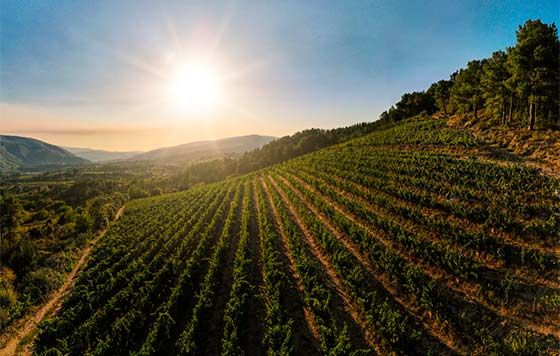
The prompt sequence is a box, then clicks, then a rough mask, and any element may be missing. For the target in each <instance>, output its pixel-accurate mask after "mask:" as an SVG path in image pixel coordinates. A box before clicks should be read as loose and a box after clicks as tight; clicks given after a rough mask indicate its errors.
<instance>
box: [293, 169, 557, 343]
mask: <svg viewBox="0 0 560 356" xmlns="http://www.w3.org/2000/svg"><path fill="white" fill-rule="evenodd" d="M291 176H292V177H294V178H297V177H295V176H293V175H291ZM301 182H302V183H303V184H304V185H305V186H307V188H308V189H313V188H311V187H310V186H309V185H307V184H306V183H305V182H303V181H301ZM287 184H289V183H287ZM331 187H332V188H333V189H337V190H338V189H339V188H336V187H334V186H332V185H331ZM315 193H316V194H319V193H318V192H315ZM344 194H345V195H346V196H347V197H349V198H350V199H352V200H356V201H362V199H361V198H360V197H358V196H355V195H353V194H350V193H347V192H344ZM301 199H304V198H303V197H301ZM325 200H326V201H327V202H328V203H329V204H330V205H331V206H332V207H333V208H334V209H336V210H337V211H338V212H339V213H340V214H342V215H344V216H345V217H346V218H347V219H348V220H350V221H352V222H353V223H355V224H356V225H358V226H360V227H361V228H363V229H365V230H367V231H370V233H372V231H371V230H370V227H369V224H367V223H366V222H364V221H362V220H361V219H359V218H358V217H356V216H355V215H353V214H351V213H349V212H348V211H346V210H345V209H344V208H342V207H341V206H340V205H339V204H337V203H335V202H334V201H332V200H330V199H329V198H327V197H325ZM362 202H363V201H362ZM364 204H366V203H365V202H364ZM366 206H367V207H368V210H369V209H370V208H371V206H370V205H367V204H366ZM316 214H320V213H319V212H316ZM374 235H375V236H377V237H378V238H379V241H380V242H381V243H383V244H384V245H385V246H391V247H392V248H394V249H395V251H399V247H397V246H395V245H393V244H392V243H391V242H390V239H387V238H386V237H382V236H383V234H374ZM347 248H348V246H347ZM351 251H352V250H351ZM399 255H400V256H402V257H403V258H404V259H406V260H407V261H408V262H411V263H414V264H416V265H418V266H420V267H421V268H422V269H423V271H424V272H425V273H426V274H427V275H429V276H430V277H432V278H433V279H436V280H438V279H439V280H441V279H442V280H445V281H451V280H453V279H454V278H453V277H452V276H451V275H449V274H448V273H447V272H446V271H444V270H442V269H440V268H438V267H435V266H428V265H426V264H425V263H423V262H420V261H418V260H416V259H415V258H411V256H410V255H407V254H404V253H399ZM445 285H446V286H447V287H448V288H450V289H451V290H453V291H454V292H455V293H458V295H463V296H465V298H467V296H468V298H469V299H471V300H472V301H473V302H475V303H477V304H479V305H480V306H482V307H484V308H486V309H488V310H489V311H491V312H493V313H495V314H496V316H499V317H500V318H503V319H504V320H508V322H511V321H513V322H516V323H518V324H519V325H522V326H524V327H526V328H528V329H530V330H532V331H534V332H536V333H539V334H543V335H553V336H555V337H560V335H559V330H558V328H557V327H556V326H554V324H552V323H551V324H544V325H543V324H538V323H536V322H535V321H533V320H531V319H530V318H528V316H527V315H518V313H514V312H513V311H512V310H509V309H507V308H504V307H501V308H497V307H494V306H492V305H491V304H490V303H489V302H487V301H485V300H484V299H482V297H481V296H480V295H479V293H475V292H473V291H475V290H477V287H476V286H473V285H472V283H470V282H466V281H462V282H461V283H460V284H459V283H455V284H453V285H450V284H449V283H445Z"/></svg>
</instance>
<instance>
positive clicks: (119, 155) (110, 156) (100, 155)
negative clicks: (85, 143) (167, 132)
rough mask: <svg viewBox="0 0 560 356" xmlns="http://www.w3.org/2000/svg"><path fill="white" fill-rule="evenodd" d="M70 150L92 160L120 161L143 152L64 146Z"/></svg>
mask: <svg viewBox="0 0 560 356" xmlns="http://www.w3.org/2000/svg"><path fill="white" fill-rule="evenodd" d="M63 148H64V149H65V150H67V151H68V152H71V153H73V154H75V155H76V156H78V157H81V158H84V159H87V160H88V161H91V162H108V161H120V160H125V159H128V158H130V157H133V156H136V155H139V154H142V153H143V152H142V151H105V150H95V149H91V148H81V147H63Z"/></svg>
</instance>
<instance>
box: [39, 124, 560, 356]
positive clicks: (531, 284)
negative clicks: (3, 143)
mask: <svg viewBox="0 0 560 356" xmlns="http://www.w3.org/2000/svg"><path fill="white" fill-rule="evenodd" d="M540 173H541V172H540V171H539V170H537V169H535V168H532V167H526V166H523V165H516V164H512V163H511V162H509V161H502V160H500V156H499V155H498V156H497V155H495V154H494V152H493V151H492V150H491V149H489V148H488V146H487V145H486V144H485V143H484V142H483V141H482V140H480V139H477V138H474V137H473V136H471V135H470V134H468V133H466V132H462V131H458V130H453V129H449V128H448V127H446V124H445V121H443V120H432V119H430V120H420V121H405V122H403V123H401V124H400V125H398V126H396V127H393V128H391V129H388V130H382V131H377V132H374V133H372V134H370V135H368V136H365V137H362V138H359V139H355V140H351V141H348V142H346V143H343V144H340V145H336V146H332V147H329V148H327V149H323V150H320V151H317V152H315V153H312V154H309V155H305V156H302V157H300V158H297V159H294V160H291V161H289V162H286V163H284V164H280V165H276V166H273V167H270V168H267V169H263V170H260V171H257V172H255V173H252V174H249V175H245V176H242V177H239V178H235V179H228V180H226V181H224V182H220V183H216V184H212V185H207V186H199V187H197V188H193V189H191V190H189V191H186V192H183V193H177V194H172V195H167V196H162V197H158V198H150V199H144V200H137V201H133V202H131V203H129V204H128V205H127V208H126V213H125V214H124V216H123V217H122V218H121V220H120V221H119V222H118V223H117V224H115V225H114V226H113V227H112V228H111V229H110V230H109V231H108V233H107V235H106V237H105V238H104V239H103V240H102V241H101V242H100V244H99V247H98V249H97V250H96V251H95V252H94V253H93V254H92V259H91V262H90V263H89V264H88V266H87V268H86V269H85V270H84V272H83V273H82V274H81V275H80V277H79V279H78V281H77V282H76V287H75V288H74V290H73V292H72V293H71V295H70V297H69V298H68V299H67V301H66V303H65V304H64V305H63V307H62V310H61V311H60V313H59V314H58V315H57V316H56V317H55V318H53V319H51V320H50V321H47V322H45V323H43V324H42V325H41V329H42V332H41V333H40V335H39V337H38V345H37V352H38V353H41V352H43V351H49V352H53V353H54V352H55V351H56V350H58V351H60V352H62V353H63V354H66V353H69V354H83V353H86V352H94V353H95V354H106V355H115V354H133V355H162V354H181V355H187V354H200V355H202V354H208V355H217V354H223V355H229V354H241V353H245V354H248V355H254V354H264V353H270V354H294V355H296V354H298V355H299V354H310V355H314V354H325V353H327V351H328V352H329V354H332V355H348V354H352V353H357V354H367V355H370V354H378V355H387V354H392V353H395V354H405V355H426V354H437V355H487V354H495V355H548V354H557V353H558V352H560V326H559V325H558V323H557V321H558V320H559V319H560V284H559V282H558V281H559V277H560V265H559V257H560V243H559V242H558V241H559V238H560V181H558V180H557V179H554V178H551V177H549V176H546V175H542V174H540ZM88 340H89V341H88Z"/></svg>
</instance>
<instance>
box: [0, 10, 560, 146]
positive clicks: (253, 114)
mask: <svg viewBox="0 0 560 356" xmlns="http://www.w3.org/2000/svg"><path fill="white" fill-rule="evenodd" d="M529 18H531V19H536V18H540V19H541V20H543V21H544V22H546V23H551V22H558V19H559V18H560V10H559V5H558V4H557V2H556V1H468V2H466V1H464V2H459V1H384V2H381V1H275V2H272V1H242V0H237V1H231V0H229V1H160V2H155V1H22V0H20V1H7V0H3V1H2V2H0V23H1V25H0V26H1V27H0V104H1V110H2V111H1V114H2V116H1V122H0V131H1V132H3V133H12V134H20V135H26V136H33V137H37V138H40V139H45V140H47V141H49V142H52V143H55V144H61V145H73V146H89V147H95V148H108V149H118V150H125V149H150V148H154V147H158V146H161V145H169V144H178V143H182V142H187V141H192V140H197V139H208V138H218V137H225V136H233V135H240V134H249V133H260V134H269V135H277V136H280V135H284V134H290V133H293V132H294V131H297V130H301V129H304V128H309V127H324V128H330V127H338V126H344V125H348V124H352V123H356V122H360V121H373V120H375V119H377V118H378V116H379V114H380V113H381V112H382V111H383V110H385V109H386V108H387V107H389V106H390V105H391V104H393V103H394V102H395V101H397V100H398V99H399V98H400V96H401V95H402V94H403V93H404V92H407V91H413V90H423V89H425V88H427V87H428V86H429V85H430V83H432V82H434V81H437V80H439V79H442V78H447V77H448V76H449V74H451V73H452V72H453V71H454V70H456V69H458V68H460V67H462V66H464V65H465V64H466V62H467V61H468V60H470V59H475V58H483V57H488V56H490V55H491V53H492V52H493V51H495V50H498V49H504V48H505V47H507V46H512V45H514V44H515V30H516V29H517V28H518V26H519V25H520V24H522V23H523V22H525V20H527V19H529ZM201 47H204V48H211V49H212V53H213V54H214V55H215V56H216V57H218V58H219V60H220V61H221V62H223V63H226V66H225V67H226V68H227V70H226V71H227V72H228V73H229V72H231V73H238V75H237V76H236V77H235V80H234V82H233V83H231V85H230V86H229V87H228V91H229V93H228V95H229V96H230V97H231V98H230V99H231V101H232V107H234V108H233V109H228V110H221V111H220V112H216V113H214V114H213V115H212V117H208V116H205V117H197V116H196V115H183V114H181V115H179V114H176V113H173V112H170V111H169V110H167V109H166V108H165V107H158V105H163V106H164V104H161V103H160V104H157V103H153V104H149V103H150V102H151V101H150V97H151V96H153V95H155V94H154V93H155V92H156V91H157V89H156V88H159V87H160V85H161V84H162V83H161V81H162V79H161V78H159V77H158V76H157V75H154V71H159V69H162V68H164V67H165V60H166V58H168V57H169V56H170V55H174V54H176V53H178V52H180V49H184V48H191V49H192V48H201ZM189 53H191V54H192V50H191V52H189ZM191 54H190V55H191Z"/></svg>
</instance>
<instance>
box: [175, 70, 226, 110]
mask: <svg viewBox="0 0 560 356" xmlns="http://www.w3.org/2000/svg"><path fill="white" fill-rule="evenodd" d="M168 97H169V100H170V101H171V103H172V105H173V106H174V107H175V108H177V109H179V110H181V111H182V112H185V113H189V114H209V113H212V112H214V111H215V110H217V109H218V108H219V107H220V106H221V104H222V103H223V97H224V88H223V76H222V75H221V73H220V71H219V70H218V68H217V67H216V66H214V65H212V64H211V63H205V62H191V63H185V64H182V65H179V66H177V67H176V68H175V70H174V71H173V72H172V75H171V77H170V80H169V86H168Z"/></svg>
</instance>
